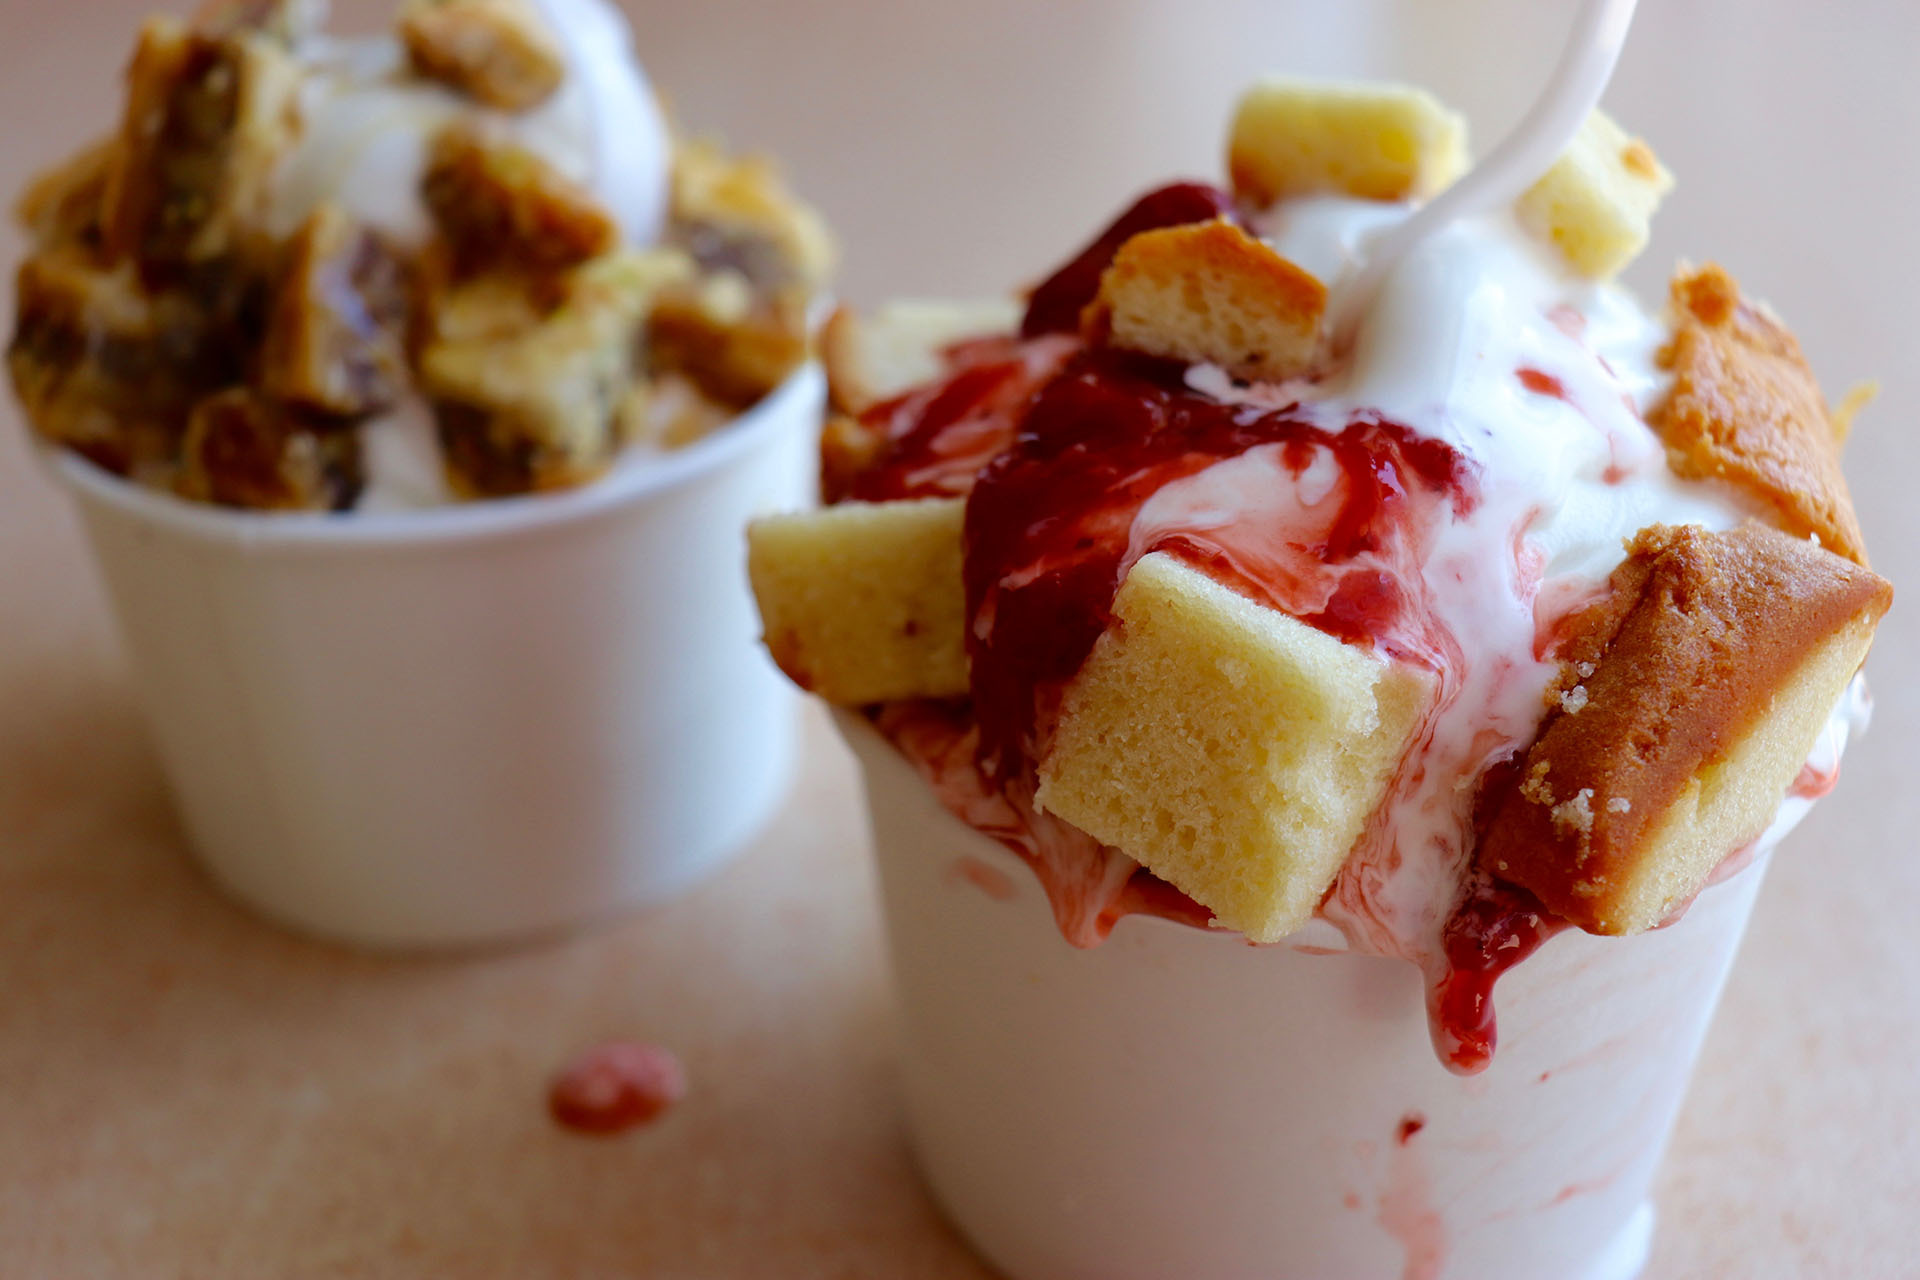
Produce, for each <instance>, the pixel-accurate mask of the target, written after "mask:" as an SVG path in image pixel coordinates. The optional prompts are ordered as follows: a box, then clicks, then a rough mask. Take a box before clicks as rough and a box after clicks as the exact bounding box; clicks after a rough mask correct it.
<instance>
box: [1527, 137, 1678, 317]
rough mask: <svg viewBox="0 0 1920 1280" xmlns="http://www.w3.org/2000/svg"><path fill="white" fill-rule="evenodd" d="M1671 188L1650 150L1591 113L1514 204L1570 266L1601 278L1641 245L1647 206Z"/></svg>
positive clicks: (1648, 223)
mask: <svg viewBox="0 0 1920 1280" xmlns="http://www.w3.org/2000/svg"><path fill="white" fill-rule="evenodd" d="M1672 189H1673V175H1672V174H1671V173H1668V172H1667V170H1666V168H1665V166H1663V165H1662V164H1661V163H1660V161H1659V159H1658V157H1656V156H1655V155H1654V154H1653V150H1652V148H1650V147H1648V146H1647V144H1646V143H1644V142H1642V141H1641V140H1640V139H1638V138H1634V137H1629V136H1628V134H1627V131H1626V130H1624V129H1622V128H1621V127H1620V126H1619V125H1617V124H1615V123H1614V122H1613V121H1612V120H1610V119H1608V118H1607V117H1606V116H1605V115H1603V114H1601V113H1600V112H1598V111H1596V112H1594V113H1593V114H1592V115H1591V116H1588V117H1587V122H1586V124H1584V125H1582V126H1581V128H1580V133H1579V135H1578V136H1577V137H1575V138H1574V140H1573V145H1572V146H1570V147H1568V148H1567V150H1566V152H1565V154H1563V155H1562V156H1561V157H1560V158H1559V159H1558V160H1556V161H1555V162H1554V165H1553V168H1551V169H1549V170H1547V175H1546V176H1545V177H1544V178H1542V179H1540V181H1538V182H1536V183H1534V184H1533V186H1532V187H1530V188H1528V190H1527V192H1526V194H1524V195H1522V196H1521V197H1520V200H1519V203H1518V205H1517V206H1516V207H1517V209H1518V211H1519V214H1520V221H1521V222H1522V223H1523V224H1524V225H1525V226H1527V227H1528V228H1529V229H1530V230H1532V231H1533V232H1535V233H1536V234H1538V235H1541V236H1544V237H1546V238H1547V239H1550V240H1552V241H1553V243H1554V244H1555V245H1557V246H1559V249H1560V251H1561V252H1562V253H1563V254H1565V255H1566V258H1567V261H1568V262H1570V263H1572V264H1573V267H1574V269H1575V270H1576V271H1578V272H1580V274H1582V275H1584V276H1590V277H1592V278H1593V279H1595V280H1606V279H1611V278H1612V277H1613V276H1615V275H1618V274H1619V273H1620V270H1621V268H1623V267H1625V266H1626V265H1627V264H1628V263H1629V262H1632V261H1633V260H1634V258H1635V257H1637V256H1638V255H1639V253H1640V251H1641V250H1642V249H1644V248H1646V247H1647V237H1648V236H1649V235H1650V234H1651V231H1652V223H1653V213H1654V210H1656V209H1658V208H1659V207H1660V200H1661V198H1662V197H1663V196H1665V195H1666V194H1667V192H1668V191H1670V190H1672Z"/></svg>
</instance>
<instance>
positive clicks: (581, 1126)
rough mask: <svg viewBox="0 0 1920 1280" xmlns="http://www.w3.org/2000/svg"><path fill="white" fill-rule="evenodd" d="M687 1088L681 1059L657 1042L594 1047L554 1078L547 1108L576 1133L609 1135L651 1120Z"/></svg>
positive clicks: (558, 1120) (554, 1116)
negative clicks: (658, 1045) (660, 1046)
mask: <svg viewBox="0 0 1920 1280" xmlns="http://www.w3.org/2000/svg"><path fill="white" fill-rule="evenodd" d="M686 1092H687V1073H686V1070H685V1069H684V1068H683V1067H681V1065H680V1060H679V1059H678V1058H676V1057H674V1056H673V1054H671V1053H669V1052H668V1051H667V1050H665V1049H660V1048H656V1047H655V1046H653V1045H646V1044H634V1043H631V1042H628V1041H614V1042H613V1043H610V1044H603V1045H600V1046H598V1047H597V1048H594V1049H590V1050H588V1051H587V1052H586V1053H584V1054H582V1055H581V1056H580V1057H579V1058H577V1059H575V1060H574V1061H573V1062H572V1063H571V1064H570V1065H569V1066H568V1067H567V1068H566V1069H565V1070H564V1071H562V1072H561V1073H560V1074H559V1075H558V1076H556V1077H555V1078H554V1081H553V1083H552V1085H551V1086H550V1087H549V1088H548V1091H547V1110H548V1112H549V1113H550V1114H551V1115H552V1116H553V1118H554V1120H555V1121H556V1122H558V1123H559V1124H561V1125H562V1126H564V1127H566V1128H568V1129H571V1130H573V1131H574V1132H575V1133H586V1134H593V1135H596V1136H608V1135H612V1134H616V1133H625V1132H626V1131H627V1130H629V1129H635V1128H638V1127H639V1126H641V1125H645V1124H651V1123H652V1122H653V1121H655V1120H657V1119H659V1117H660V1116H661V1114H662V1113H664V1112H665V1111H666V1110H667V1108H669V1107H671V1106H672V1105H673V1104H674V1103H676V1102H678V1101H680V1099H681V1098H682V1097H684V1096H685V1095H686Z"/></svg>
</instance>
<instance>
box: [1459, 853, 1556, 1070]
mask: <svg viewBox="0 0 1920 1280" xmlns="http://www.w3.org/2000/svg"><path fill="white" fill-rule="evenodd" d="M1569 927H1570V926H1569V925H1568V924H1567V922H1566V921H1564V920H1562V919H1560V918H1559V917H1558V916H1556V915H1554V914H1552V913H1551V912H1549V911H1548V910H1547V909H1546V908H1545V907H1543V906H1541V905H1540V903H1539V902H1538V901H1537V900H1535V899H1534V897H1533V895H1532V894H1529V893H1528V892H1527V891H1526V890H1524V889H1521V888H1518V887H1516V886H1514V885H1510V884H1507V883H1506V882H1504V881H1501V880H1496V879H1494V878H1493V877H1492V876H1489V875H1486V874H1485V873H1484V872H1476V873H1475V874H1474V877H1473V879H1472V880H1471V882H1470V883H1469V884H1468V886H1467V889H1466V891H1465V893H1464V894H1463V895H1462V896H1461V900H1460V902H1459V905H1457V906H1456V907H1455V908H1454V910H1453V915H1452V917H1451V918H1450V919H1449V920H1448V921H1447V925H1446V928H1445V930H1444V931H1443V932H1442V934H1441V943H1442V956H1443V958H1444V965H1443V967H1442V968H1441V971H1440V973H1439V974H1438V975H1437V976H1436V977H1435V978H1434V979H1433V980H1432V981H1431V983H1430V984H1429V986H1428V990H1427V1014H1428V1020H1429V1022H1430V1024H1431V1025H1432V1027H1433V1047H1434V1049H1435V1051H1436V1052H1438V1053H1439V1055H1440V1060H1441V1061H1442V1062H1444V1063H1446V1065H1447V1068H1448V1069H1449V1070H1451V1071H1454V1072H1456V1073H1458V1074H1460V1075H1472V1074H1474V1073H1476V1072H1479V1071H1484V1070H1485V1069H1486V1068H1487V1065H1488V1064H1489V1063H1491V1062H1492V1061H1493V1050H1494V1046H1495V1044H1496V1043H1497V1042H1498V1038H1499V1037H1498V1029H1497V1027H1496V1026H1495V1023H1494V1014H1493V985H1494V983H1496V982H1498V981H1499V980H1500V975H1502V974H1504V973H1505V972H1506V971H1507V970H1509V969H1511V968H1513V966H1515V965H1517V964H1519V963H1520V962H1521V961H1522V960H1525V959H1526V958H1527V957H1528V956H1530V955H1532V954H1533V953H1534V952H1536V951H1538V950H1539V949H1540V946H1541V944H1542V943H1544V942H1546V941H1547V939H1549V938H1551V937H1553V936H1554V935H1555V934H1557V933H1559V932H1561V931H1562V930H1564V929H1567V928H1569Z"/></svg>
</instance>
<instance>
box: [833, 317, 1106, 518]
mask: <svg viewBox="0 0 1920 1280" xmlns="http://www.w3.org/2000/svg"><path fill="white" fill-rule="evenodd" d="M1079 347H1080V344H1079V342H1078V341H1077V340H1075V339H1073V338H1070V337H1064V336H1059V335H1055V336H1052V337H1046V338H1040V339H1037V340H1035V341H1031V342H1022V341H1020V340H1019V339H1016V338H1011V337H1004V336H1001V337H989V338H976V339H973V340H972V341H969V342H962V343H958V344H956V345H954V346H952V347H949V348H947V350H946V351H945V352H944V353H943V355H944V357H945V362H946V367H947V373H946V375H945V376H944V377H943V378H941V379H940V380H939V381H936V382H931V383H928V384H927V385H925V386H923V387H916V388H914V389H913V390H911V391H908V392H907V393H905V394H904V395H901V396H898V397H896V398H895V399H892V400H888V401H885V402H884V403H881V404H877V405H874V406H873V407H872V408H870V409H868V410H867V411H866V412H865V413H863V414H861V415H860V422H861V425H862V426H864V427H865V428H866V429H867V431H868V432H870V433H871V434H873V435H875V436H876V437H878V438H880V439H881V440H882V441H884V443H883V444H882V446H881V452H880V455H879V457H878V458H876V459H875V461H874V462H873V464H872V465H870V466H868V467H867V468H865V469H863V470H862V471H861V472H860V473H859V474H858V475H857V476H855V477H854V479H853V481H852V483H851V484H850V485H849V486H848V490H847V496H848V497H850V498H854V499H857V500H859V501H861V502H887V501H891V500H894V499H899V498H957V497H962V496H964V495H965V494H966V493H967V491H968V490H970V489H971V488H973V481H974V477H976V476H977V475H979V474H980V470H981V468H983V467H985V466H986V465H987V463H989V462H991V461H992V460H993V459H994V458H995V457H997V456H999V455H1000V454H1001V453H1003V452H1005V451H1006V449H1007V447H1008V446H1009V445H1011V444H1012V443H1013V434H1014V430H1015V429H1016V427H1018V425H1019V422H1020V418H1021V416H1022V414H1023V413H1024V412H1025V408H1026V404H1027V402H1028V401H1029V400H1030V399H1031V398H1032V397H1033V394H1034V392H1036V391H1037V390H1039V388H1040V387H1042V386H1044V385H1045V384H1046V383H1047V382H1049V381H1050V380H1052V378H1053V377H1054V375H1055V374H1057V373H1058V372H1059V371H1060V366H1061V365H1062V364H1064V363H1065V362H1066V361H1067V359H1068V358H1069V357H1070V356H1072V355H1073V354H1074V352H1076V351H1078V350H1079Z"/></svg>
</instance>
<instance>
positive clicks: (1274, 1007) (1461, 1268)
mask: <svg viewBox="0 0 1920 1280" xmlns="http://www.w3.org/2000/svg"><path fill="white" fill-rule="evenodd" d="M836 721H837V723H838V724H839V727H840V730H841V733H842V735H843V736H844V737H845V738H846V740H847V742H848V743H849V744H850V745H851V746H852V748H853V750H854V754H855V755H856V756H857V757H858V759H859V762H860V765H861V768H862V772H863V775H864V777H865V781H866V792H867V801H868V805H869V808H870V811H871V815H872V822H873V839H874V848H875V853H876V857H877V859H878V862H879V869H880V882H881V888H882V900H883V905H884V909H885V915H886V926H887V936H888V941H889V950H890V953H891V956H892V961H893V971H894V980H895V986H896V990H897V994H898V999H899V1004H900V1030H901V1035H900V1040H901V1044H900V1070H901V1077H902V1086H903V1091H904V1094H905V1100H906V1110H907V1119H908V1127H909V1130H910V1133H911V1136H912V1140H913V1145H914V1150H915V1153H916V1155H917V1156H918V1159H919V1164H920V1168H921V1170H922V1172H923V1173H924V1175H925V1176H926V1179H927V1182H928V1184H929V1186H930V1187H931V1188H932V1190H933V1193H934V1196H935V1198H936V1199H938V1200H939V1202H940V1203H941V1205H942V1207H943V1208H944V1209H945V1210H946V1212H947V1214H948V1216H949V1217H950V1218H951V1219H952V1220H953V1222H954V1224H955V1225H956V1226H958V1227H959V1228H960V1230H961V1232H962V1234H964V1235H965V1236H967V1238H968V1239H969V1240H971V1241H972V1242H973V1244H974V1245H975V1246H976V1247H977V1248H978V1249H979V1250H980V1252H981V1253H982V1254H984V1255H985V1256H986V1258H987V1259H988V1260H989V1261H990V1262H992V1263H993V1264H994V1265H995V1266H996V1267H997V1268H998V1269H999V1270H1000V1271H1001V1272H1002V1273H1003V1274H1005V1275H1007V1276H1008V1277H1010V1278H1011V1280H1164V1278H1165V1277H1168V1276H1181V1277H1185V1278H1186V1280H1237V1278H1239V1277H1245V1276H1312V1277H1321V1276H1327V1277H1336V1276H1408V1277H1427V1278H1430V1280H1439V1277H1441V1276H1443V1275H1444V1276H1460V1277H1468V1276H1471V1277H1474V1280H1542V1277H1548V1276H1551V1277H1555V1278H1556V1280H1632V1277H1634V1276H1637V1275H1639V1274H1640V1271H1641V1268H1642V1267H1643V1266H1644V1265H1645V1263H1646V1260H1647V1256H1648V1250H1649V1246H1650V1244H1651V1241H1652V1233H1653V1221H1654V1215H1653V1208H1652V1205H1651V1203H1650V1201H1649V1199H1648V1196H1649V1191H1650V1188H1651V1186H1652V1183H1653V1178H1654V1173H1655V1171H1656V1169H1657V1167H1658V1165H1659V1163H1660V1158H1661V1155H1662V1154H1663V1152H1664V1151H1665V1149H1666V1145H1667V1139H1668V1136H1669V1134H1670V1133H1671V1131H1672V1128H1673V1123H1674V1118H1675V1116H1676V1114H1677V1113H1678V1111H1679V1107H1680V1102H1681V1099H1682V1097H1683V1096H1684V1094H1685V1092H1686V1088H1687V1080H1688V1077H1689V1076H1690V1075H1691V1073H1692V1070H1693V1064H1694V1060H1695V1058H1696V1057H1697V1056H1698V1054H1699V1050H1700V1044H1701V1040H1702V1038H1703V1037H1704V1036H1705V1034H1706V1030H1707V1025H1708V1022H1709V1021H1710V1019H1711V1018H1712V1015H1713V1010H1714V1006H1715V1005H1716V1003H1717V1002H1718V1000H1719V997H1720V991H1721V988H1722V986H1723V985H1724V983H1725V981H1726V978H1727V973H1728V969H1729V966H1730V965H1731V963H1732V960H1733V956H1734V952H1735V950H1736V948H1737V947H1738V946H1739V943H1740V938H1741V936H1742V934H1743V933H1744V932H1745V930H1746V926H1747V919H1748V916H1749V914H1750V913H1751V911H1752V907H1753V903H1754V897H1755V895H1756V893H1757V892H1758V890H1759V887H1760V881H1761V878H1762V876H1763V875H1764V873H1765V867H1766V862H1767V858H1766V856H1765V853H1764V852H1763V853H1762V854H1761V855H1760V856H1759V857H1757V858H1756V860H1755V861H1754V863H1753V864H1751V865H1749V866H1748V867H1747V868H1746V869H1745V870H1743V871H1741V872H1739V873H1738V874H1736V875H1734V876H1733V877H1732V878H1730V879H1729V880H1728V881H1727V882H1725V883H1723V884H1720V885H1716V886H1714V887H1712V888H1709V889H1708V890H1706V891H1705V892H1704V893H1702V894H1701V896H1700V898H1699V900H1698V901H1697V902H1695V904H1694V905H1693V907H1692V908H1691V909H1690V910H1689V911H1688V912H1687V914H1686V915H1685V916H1684V917H1683V918H1682V919H1681V920H1679V921H1678V922H1677V923H1675V924H1672V925H1670V926H1668V927H1665V928H1662V929H1658V930H1655V931H1653V932H1650V933H1646V934H1642V935H1639V936H1636V937H1632V938H1601V937H1595V936H1593V935H1590V934H1585V933H1580V932H1577V931H1569V932H1567V933H1563V934H1561V935H1559V936H1558V937H1555V938H1552V939H1550V940H1548V942H1547V943H1546V944H1545V945H1544V946H1543V947H1542V948H1541V949H1540V951H1539V952H1538V953H1537V954H1535V955H1533V956H1531V957H1529V958H1528V959H1527V960H1526V961H1525V962H1524V963H1522V964H1520V965H1518V966H1516V967H1515V968H1514V969H1513V970H1512V971H1511V972H1509V973H1508V974H1506V975H1505V976H1504V977H1503V978H1502V979H1501V980H1500V983H1499V986H1498V988H1497V990H1496V992H1495V996H1494V1003H1495V1006H1496V1008H1497V1010H1498V1015H1499V1028H1500V1041H1499V1048H1498V1051H1497V1052H1496V1053H1495V1055H1494V1058H1493V1063H1492V1065H1491V1066H1490V1067H1488V1068H1487V1069H1486V1071H1484V1072H1483V1073H1481V1074H1479V1075H1476V1076H1464V1077H1463V1076H1456V1075H1452V1074H1450V1073H1449V1072H1448V1071H1447V1069H1446V1068H1445V1067H1444V1066H1442V1065H1441V1063H1440V1061H1439V1059H1438V1058H1437V1056H1436V1055H1435V1053H1434V1049H1433V1047H1432V1044H1431V1042H1430V1038H1429V1033H1428V1026H1427V1013H1426V1003H1425V992H1424V984H1423V980H1422V976H1421V974H1420V971H1419V970H1418V969H1417V968H1415V967H1414V966H1413V965H1411V964H1408V963H1406V962H1404V961H1401V960H1394V959H1386V958H1381V957H1378V956H1366V955H1352V954H1342V952H1343V951H1344V945H1345V944H1344V943H1343V941H1342V939H1341V937H1340V935H1339V932H1338V931H1337V930H1335V929H1334V928H1333V927H1332V926H1330V925H1327V924H1325V923H1323V922H1318V921H1316V922H1313V923H1311V924H1309V925H1308V926H1307V928H1306V929H1303V930H1302V931H1301V932H1299V933H1297V934H1295V935H1294V937H1293V938H1292V939H1290V940H1289V943H1286V944H1278V945H1274V946H1268V947H1251V946H1248V945H1247V943H1246V942H1245V940H1244V939H1242V938H1241V937H1239V936H1238V935H1235V934H1226V933H1218V932H1210V931H1208V930H1204V929H1198V928H1194V927H1191V926H1188V925H1182V924H1175V923H1172V922H1170V921H1166V920H1160V919H1149V918H1142V917H1127V918H1124V919H1122V920H1121V921H1120V922H1119V923H1118V924H1117V925H1116V926H1115V928H1114V931H1113V934H1112V936H1111V937H1110V938H1108V939H1107V941H1105V942H1104V943H1102V944H1101V945H1099V946H1097V947H1094V948H1091V949H1088V950H1079V949H1076V948H1074V947H1073V946H1071V945H1069V944H1068V943H1067V942H1066V940H1065V939H1064V938H1062V937H1061V934H1060V929H1059V926H1058V925H1057V924H1056V923H1055V921H1054V916H1053V913H1052V910H1051V908H1050V907H1049V906H1048V903H1047V898H1046V894H1045V893H1044V892H1043V891H1042V889H1041V886H1040V883H1039V880H1038V879H1037V877H1036V876H1035V875H1034V873H1033V872H1032V870H1031V869H1029V868H1028V867H1027V865H1026V864H1025V863H1024V862H1022V861H1021V860H1020V859H1019V858H1018V857H1016V856H1015V855H1014V854H1012V853H1010V852H1009V851H1008V850H1006V849H1005V848H1004V847H1002V846H1001V845H1000V844H999V843H998V842H997V841H995V840H993V839H991V838H989V837H987V836H984V835H982V834H980V833H979V832H977V831H975V830H973V829H972V828H971V827H968V826H966V825H965V824H963V823H961V822H960V821H959V820H957V819H956V818H954V817H952V816H951V815H950V814H948V813H947V812H946V810H945V809H944V808H942V806H941V804H940V801H939V800H938V799H937V797H936V796H935V794H934V791H933V788H931V787H930V786H928V785H927V784H926V782H925V781H924V780H923V779H922V778H921V776H920V774H919V773H918V771H917V770H916V769H915V768H914V767H913V766H912V765H911V764H909V763H908V761H907V760H906V759H905V758H904V757H903V756H902V755H901V754H900V753H899V752H898V751H896V750H895V749H894V747H893V746H892V744H891V743H889V742H888V741H887V740H886V739H885V738H883V737H882V736H881V735H880V734H879V733H878V732H877V731H876V730H875V729H874V728H873V727H872V726H871V725H870V724H869V723H868V722H867V721H866V720H865V719H863V718H861V717H859V716H855V715H850V714H848V713H845V712H840V713H836Z"/></svg>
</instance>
